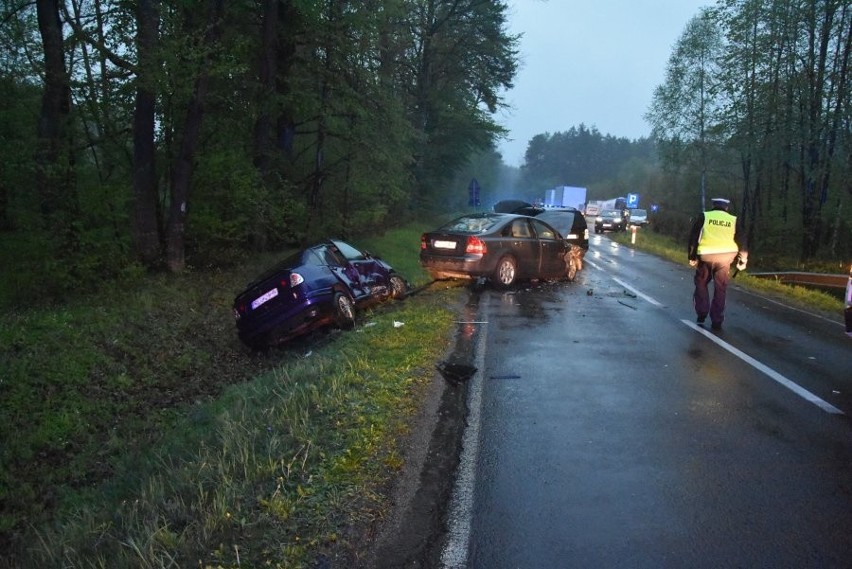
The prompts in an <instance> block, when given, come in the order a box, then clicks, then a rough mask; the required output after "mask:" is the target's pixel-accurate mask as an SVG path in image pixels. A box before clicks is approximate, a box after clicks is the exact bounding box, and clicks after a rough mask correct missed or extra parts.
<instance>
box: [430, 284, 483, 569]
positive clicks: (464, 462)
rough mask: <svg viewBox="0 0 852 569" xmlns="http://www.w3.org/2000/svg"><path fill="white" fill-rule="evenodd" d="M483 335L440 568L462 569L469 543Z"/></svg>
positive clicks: (481, 333)
mask: <svg viewBox="0 0 852 569" xmlns="http://www.w3.org/2000/svg"><path fill="white" fill-rule="evenodd" d="M484 296H485V298H486V302H488V296H487V295H484ZM486 309H487V307H486ZM487 337H488V326H483V327H482V328H480V333H479V340H478V342H477V345H476V348H475V349H476V358H475V363H474V365H475V367H476V368H477V370H478V371H477V372H476V373H475V374H474V375H473V377H472V378H471V380H470V392H469V393H468V402H469V411H468V416H467V427H466V428H465V430H464V435H463V436H462V451H461V456H460V458H459V466H458V476H457V477H456V482H455V485H454V486H453V495H452V498H451V499H450V512H449V522H448V526H449V528H448V530H447V533H448V536H447V543H446V545H445V546H444V551H443V552H442V553H441V564H442V565H443V567H444V569H465V567H467V552H468V548H469V547H470V534H471V526H472V525H473V492H474V489H475V488H476V463H477V457H478V455H479V428H480V424H481V423H482V383H483V379H482V378H483V375H484V373H485V341H486V338H487Z"/></svg>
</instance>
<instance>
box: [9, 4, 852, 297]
mask: <svg viewBox="0 0 852 569" xmlns="http://www.w3.org/2000/svg"><path fill="white" fill-rule="evenodd" d="M508 10H509V7H508V5H507V3H505V2H502V1H495V0H366V1H362V2H347V1H341V0H333V1H332V0H329V1H318V0H254V1H248V0H235V1H230V2H225V1H224V0H204V1H201V0H173V1H170V2H162V1H160V0H140V1H138V2H126V1H123V0H66V1H58V0H37V1H31V0H29V1H28V0H0V18H2V26H0V43H2V45H3V50H2V55H0V101H2V105H0V113H2V120H0V137H2V141H3V145H2V153H3V156H2V158H3V159H2V161H0V240H2V247H0V261H2V263H3V265H4V267H15V268H16V270H15V271H4V278H3V280H2V285H0V298H5V299H10V298H11V299H14V298H15V296H16V295H19V294H20V291H28V290H31V289H32V288H33V287H34V286H38V287H39V290H40V291H41V292H40V294H41V295H42V296H43V297H46V298H51V297H56V298H61V297H62V295H63V294H64V293H65V292H66V291H68V290H73V289H77V288H80V287H83V288H85V287H87V286H88V285H91V284H93V283H96V282H99V281H102V280H104V279H112V278H121V277H125V276H128V275H130V276H133V275H137V274H142V273H144V272H151V271H158V272H163V271H165V272H180V271H183V270H185V269H187V268H188V267H189V268H192V267H205V266H215V265H221V264H226V263H228V262H230V261H231V260H234V259H238V258H241V257H242V256H244V255H245V254H246V253H247V252H249V253H250V252H252V251H254V252H260V251H267V250H272V249H274V248H277V247H282V246H290V245H295V244H299V243H303V242H305V241H307V240H310V239H312V238H314V237H317V236H321V235H326V234H334V235H338V236H341V237H351V236H354V235H358V234H362V233H365V232H369V233H377V232H378V233H379V234H380V233H382V232H383V231H385V230H387V229H389V228H392V227H393V226H394V225H397V224H399V223H401V222H404V221H406V220H411V219H413V218H416V217H417V216H423V215H424V214H426V213H430V212H452V211H457V210H459V209H464V207H465V206H466V205H467V202H466V193H465V191H464V189H465V188H466V187H467V184H468V182H469V181H470V180H471V178H473V177H476V178H477V179H478V180H479V182H480V184H481V185H482V187H483V192H484V195H485V196H487V197H488V198H491V199H492V201H496V199H499V198H502V197H527V198H532V197H534V196H537V195H539V194H542V193H543V191H544V190H545V189H546V188H548V187H552V186H553V185H560V184H567V185H586V186H588V187H589V189H590V197H592V198H610V197H615V196H618V195H624V194H625V193H627V192H635V193H639V194H640V195H641V196H642V199H643V205H648V204H651V203H653V204H654V205H658V207H659V213H658V216H657V218H658V219H657V223H656V224H655V225H654V226H655V227H656V228H657V230H659V231H662V232H667V233H670V234H672V235H674V236H679V235H681V234H682V233H683V232H684V231H685V229H684V228H685V227H686V226H688V223H689V219H690V217H691V216H694V215H695V214H696V213H697V212H699V211H700V210H701V209H703V208H704V207H706V204H707V200H708V199H709V197H712V196H710V194H713V195H716V194H719V195H726V196H729V197H730V198H731V199H733V201H734V207H735V210H736V211H737V212H738V213H739V214H740V215H741V216H742V218H743V220H744V221H745V223H746V227H747V229H748V233H749V237H750V239H749V242H750V244H751V248H752V250H753V252H754V253H756V254H757V255H755V256H753V257H752V258H753V259H757V258H760V257H761V256H762V257H764V258H766V259H779V261H778V262H788V263H803V264H804V263H809V262H814V261H832V262H834V261H837V262H840V263H842V262H846V261H848V259H849V257H850V256H852V251H850V248H852V245H850V243H851V242H852V239H850V236H852V223H850V221H849V220H850V214H849V212H850V209H852V172H851V171H850V162H852V160H850V158H851V157H852V144H850V140H852V137H851V136H850V130H852V129H851V128H850V116H852V111H850V108H852V105H850V84H852V81H850V70H849V64H850V51H852V7H850V2H849V1H848V0H807V1H802V2H788V1H778V0H747V1H745V0H720V1H719V2H717V3H716V4H715V5H714V6H712V7H708V8H705V9H703V10H702V11H700V13H699V14H697V15H696V16H695V17H694V18H693V19H692V20H691V21H690V22H689V24H688V25H687V26H686V28H685V29H684V31H683V33H682V35H681V36H680V38H679V40H678V41H677V43H676V44H675V45H674V46H673V48H672V53H671V56H670V59H669V61H668V64H667V69H666V78H665V81H664V83H663V84H661V85H659V86H658V88H657V90H656V92H655V93H654V96H653V102H652V104H651V106H650V108H649V109H648V112H647V115H646V117H645V118H646V119H647V121H648V123H649V124H650V125H651V126H652V127H653V130H652V131H651V135H650V136H649V137H648V138H646V139H640V140H632V141H631V140H627V139H624V138H618V137H617V136H615V135H611V134H608V133H607V134H602V133H600V132H598V131H597V130H596V128H595V127H594V126H591V127H589V126H586V125H582V124H581V125H577V126H575V127H572V128H571V129H570V130H568V131H566V132H554V133H542V134H539V135H537V136H535V137H534V138H533V139H532V140H530V141H529V143H528V147H527V152H526V156H525V163H524V164H523V165H522V166H521V167H520V169H519V171H518V170H517V169H514V168H510V167H508V166H506V165H505V164H503V163H502V160H501V157H500V155H499V153H498V152H497V151H496V150H495V149H496V147H497V143H498V142H499V140H500V139H501V137H502V136H504V135H505V134H506V132H505V130H504V128H503V127H502V126H501V125H500V124H499V123H498V122H497V120H496V119H495V116H496V114H497V111H498V110H500V109H501V108H503V107H504V106H505V103H504V99H503V96H504V95H505V93H506V92H508V91H509V90H511V88H512V85H513V80H514V78H515V75H516V73H517V69H518V65H519V55H518V54H519V47H518V46H519V42H520V36H513V35H511V34H509V33H508V32H507V25H506V19H507V12H508ZM486 204H487V201H485V200H484V203H483V205H486ZM781 259H784V261H781Z"/></svg>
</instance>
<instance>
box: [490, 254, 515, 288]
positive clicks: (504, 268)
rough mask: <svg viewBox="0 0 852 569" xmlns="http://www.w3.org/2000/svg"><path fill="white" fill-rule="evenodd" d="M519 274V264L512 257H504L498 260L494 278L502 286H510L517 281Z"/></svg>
mask: <svg viewBox="0 0 852 569" xmlns="http://www.w3.org/2000/svg"><path fill="white" fill-rule="evenodd" d="M517 274H518V266H517V263H515V260H514V259H513V258H512V257H503V258H502V259H500V260H499V261H498V262H497V268H496V269H494V280H496V281H497V284H499V285H500V286H501V287H504V288H505V287H510V286H512V285H513V284H514V283H515V278H516V277H517Z"/></svg>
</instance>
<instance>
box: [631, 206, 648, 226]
mask: <svg viewBox="0 0 852 569" xmlns="http://www.w3.org/2000/svg"><path fill="white" fill-rule="evenodd" d="M627 223H628V224H629V225H635V226H637V227H644V226H646V225H648V212H647V211H645V210H644V209H631V210H630V217H629V218H628V220H627Z"/></svg>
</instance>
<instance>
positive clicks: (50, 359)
mask: <svg viewBox="0 0 852 569" xmlns="http://www.w3.org/2000/svg"><path fill="white" fill-rule="evenodd" d="M419 234H420V230H419V229H416V228H415V229H408V230H403V231H399V232H393V233H390V234H388V235H386V236H384V237H383V238H382V239H380V240H376V241H375V242H374V243H370V242H366V243H359V244H361V245H363V246H365V247H367V248H369V249H370V250H372V251H373V252H375V253H377V254H379V255H381V256H383V257H384V258H385V259H386V260H388V262H390V263H391V264H392V265H393V266H394V267H396V268H397V269H399V270H400V272H401V273H402V274H403V275H405V276H406V277H408V278H409V279H410V280H412V282H413V283H414V284H415V285H417V284H423V282H425V280H426V277H425V275H424V274H423V273H422V272H420V269H419V266H418V265H417V261H416V254H417V247H418V245H419ZM386 245H387V246H386ZM276 257H279V256H276ZM271 261H272V258H271V257H265V258H261V259H257V260H254V261H252V262H251V263H248V264H246V265H244V266H241V267H239V268H237V269H235V270H233V271H212V272H211V271H203V272H202V271H198V272H188V273H187V274H185V275H181V276H169V277H162V276H161V277H154V278H148V279H144V280H143V281H141V282H138V283H135V284H133V285H129V284H124V285H123V286H115V287H113V288H112V289H110V290H104V291H102V292H101V293H99V294H98V295H96V296H91V297H88V298H84V299H80V300H75V301H72V302H69V303H68V304H67V305H64V306H62V307H55V308H41V309H35V310H26V311H17V312H12V313H7V314H4V315H3V316H2V318H0V372H2V373H0V378H2V379H0V394H2V399H0V420H2V421H3V424H4V425H5V427H4V431H3V436H2V441H0V442H2V445H0V458H2V462H0V464H2V466H0V504H2V510H0V511H2V514H0V547H2V549H3V550H4V552H5V555H4V560H3V561H0V565H2V566H8V567H53V566H56V567H60V566H61V567H117V568H120V567H188V566H194V567H255V566H257V567H260V566H268V567H306V566H312V565H314V564H316V563H318V562H320V561H321V560H322V559H323V558H329V559H332V558H335V559H341V558H342V559H344V561H342V562H341V564H342V565H347V563H346V562H345V558H346V556H347V555H352V554H353V553H354V552H355V551H357V548H358V544H359V541H360V539H361V536H360V535H358V531H357V530H356V529H355V528H359V527H364V525H365V524H367V525H369V522H370V521H371V520H373V519H374V518H377V517H380V516H381V515H382V512H383V509H384V508H385V507H386V506H387V504H386V503H385V501H384V500H385V498H384V494H383V493H382V489H383V488H384V486H385V485H386V484H387V483H388V482H389V480H390V479H391V478H392V477H393V476H394V474H395V472H396V471H397V470H398V469H399V468H401V466H402V461H403V460H404V459H403V457H402V456H401V455H400V452H399V450H398V447H397V441H398V438H399V436H400V434H404V433H405V432H406V429H407V422H406V421H407V419H408V418H409V417H410V416H411V415H412V414H413V413H414V412H415V411H416V409H417V406H418V401H419V397H420V396H421V395H422V393H423V390H424V389H425V388H426V386H427V385H428V382H429V381H430V380H431V379H432V376H433V374H432V364H433V363H434V361H435V360H436V359H438V358H439V357H440V354H441V353H442V352H443V351H444V350H445V348H446V345H447V342H448V340H449V337H450V332H451V330H452V328H453V321H454V315H453V313H452V311H451V310H450V308H448V307H451V306H452V305H453V303H454V294H455V293H454V292H453V291H452V290H449V291H443V292H437V293H435V294H429V295H416V296H414V297H410V298H408V299H406V300H404V301H403V302H399V303H392V304H389V305H385V306H382V307H379V308H378V309H376V310H375V311H373V312H370V313H366V314H362V315H360V321H361V322H362V323H364V324H365V325H362V326H360V327H359V328H358V329H357V330H356V331H354V332H350V333H336V332H335V333H331V334H330V335H323V334H318V335H315V336H314V337H313V338H311V339H309V340H306V341H303V342H295V343H293V344H292V345H290V346H288V347H287V348H281V349H276V350H272V351H271V352H270V353H269V354H267V355H265V356H260V355H256V354H252V353H251V352H249V351H248V350H247V349H245V348H243V347H242V346H241V345H239V343H238V342H237V340H236V334H235V330H234V325H233V319H232V317H231V314H230V303H231V300H232V298H233V296H234V294H235V293H236V292H238V291H239V289H240V288H241V287H242V286H243V284H244V283H245V282H246V281H247V280H249V279H250V278H252V277H254V276H255V275H256V274H257V273H258V272H259V271H260V270H261V269H263V268H265V267H266V266H267V265H269V264H271ZM394 322H402V323H403V325H402V326H395V325H394ZM336 564H337V563H336Z"/></svg>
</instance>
